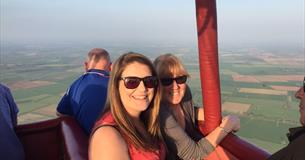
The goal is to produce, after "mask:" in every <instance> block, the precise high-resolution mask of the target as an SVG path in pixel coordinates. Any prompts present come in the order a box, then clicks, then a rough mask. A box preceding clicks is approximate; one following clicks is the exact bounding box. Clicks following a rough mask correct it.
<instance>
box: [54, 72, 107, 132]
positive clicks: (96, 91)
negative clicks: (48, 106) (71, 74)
mask: <svg viewBox="0 0 305 160" xmlns="http://www.w3.org/2000/svg"><path fill="white" fill-rule="evenodd" d="M108 81H109V72H107V71H104V70H97V69H91V70H89V71H88V72H87V73H85V74H84V75H82V76H81V77H79V78H78V79H77V80H76V81H74V82H73V83H72V85H71V86H70V88H69V89H68V90H67V92H66V94H65V95H64V96H63V97H62V99H61V101H60V102H59V104H58V106H57V111H58V112H59V113H61V114H66V115H70V116H73V117H74V118H75V119H76V120H77V121H78V123H79V124H80V126H81V127H82V128H83V129H84V130H85V132H86V133H87V135H89V134H90V132H91V129H92V127H93V125H94V123H95V121H96V119H97V118H98V116H99V114H100V112H101V111H102V110H103V108H104V105H105V102H106V98H107V86H108Z"/></svg>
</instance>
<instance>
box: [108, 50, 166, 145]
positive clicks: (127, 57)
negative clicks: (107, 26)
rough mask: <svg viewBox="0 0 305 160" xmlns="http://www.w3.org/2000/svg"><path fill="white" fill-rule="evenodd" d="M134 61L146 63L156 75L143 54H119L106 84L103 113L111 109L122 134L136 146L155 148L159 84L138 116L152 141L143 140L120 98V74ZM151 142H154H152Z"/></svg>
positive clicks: (158, 139) (157, 127)
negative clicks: (147, 104) (106, 94)
mask: <svg viewBox="0 0 305 160" xmlns="http://www.w3.org/2000/svg"><path fill="white" fill-rule="evenodd" d="M134 62H138V63H141V64H144V65H147V66H148V67H149V69H150V71H151V73H152V76H156V77H157V73H156V71H155V69H154V67H153V64H152V62H151V61H150V60H149V59H148V58H146V57H145V56H144V55H142V54H138V53H133V52H129V53H126V54H123V55H121V56H120V57H119V58H118V59H117V60H116V61H115V63H114V64H113V68H112V71H111V75H110V80H109V84H108V97H107V102H106V105H105V109H104V112H103V113H106V112H107V111H109V110H110V111H111V113H112V116H113V118H114V120H115V122H116V124H117V125H118V128H119V130H120V131H121V133H122V134H123V136H124V137H127V138H128V140H129V141H130V142H131V143H133V144H134V145H135V146H136V147H138V148H142V149H145V150H155V149H156V145H155V144H156V143H157V144H159V141H160V140H162V136H161V132H160V122H159V109H160V100H161V89H160V85H158V86H157V87H155V88H154V96H153V99H152V101H151V103H150V104H149V106H148V108H147V109H146V110H145V111H143V112H142V113H141V115H140V118H141V120H143V122H144V125H145V127H146V129H147V131H148V133H149V134H150V136H151V137H152V140H153V141H148V140H145V138H143V136H141V135H140V133H139V131H138V130H137V129H136V127H135V125H134V124H133V122H132V121H131V118H130V117H129V116H128V113H127V111H126V109H125V108H124V106H123V103H122V101H121V98H120V97H121V96H120V93H119V81H120V78H121V75H122V73H123V71H124V70H125V68H126V66H127V65H129V64H131V63H134ZM151 142H154V143H153V144H152V143H151Z"/></svg>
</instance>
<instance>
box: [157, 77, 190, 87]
mask: <svg viewBox="0 0 305 160" xmlns="http://www.w3.org/2000/svg"><path fill="white" fill-rule="evenodd" d="M186 80H187V76H185V75H184V76H179V77H176V78H161V83H162V85H163V86H169V85H171V84H173V82H174V81H176V83H177V84H183V83H185V82H186Z"/></svg>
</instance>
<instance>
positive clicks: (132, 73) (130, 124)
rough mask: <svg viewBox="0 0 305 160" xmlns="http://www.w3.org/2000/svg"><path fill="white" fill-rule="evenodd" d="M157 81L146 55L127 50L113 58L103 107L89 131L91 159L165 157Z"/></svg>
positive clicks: (150, 159)
mask: <svg viewBox="0 0 305 160" xmlns="http://www.w3.org/2000/svg"><path fill="white" fill-rule="evenodd" d="M158 82H159V81H158V78H157V74H156V71H155V69H154V67H153V64H152V62H151V61H150V60H149V59H148V58H146V57H145V56H143V55H141V54H138V53H132V52H130V53H126V54H123V55H122V56H120V57H119V58H118V59H117V60H116V62H115V63H114V64H113V68H112V71H111V75H110V81H109V85H108V97H107V102H106V105H105V110H104V112H103V114H102V116H101V118H99V119H98V120H97V122H96V124H95V127H94V129H93V131H92V133H91V138H90V145H89V158H90V159H93V160H94V159H98V160H103V159H105V160H109V159H111V160H125V159H126V160H127V159H147V160H159V159H161V160H162V159H165V152H166V149H165V145H164V144H163V141H162V136H161V131H160V124H159V107H160V99H161V90H160V86H159V83H158Z"/></svg>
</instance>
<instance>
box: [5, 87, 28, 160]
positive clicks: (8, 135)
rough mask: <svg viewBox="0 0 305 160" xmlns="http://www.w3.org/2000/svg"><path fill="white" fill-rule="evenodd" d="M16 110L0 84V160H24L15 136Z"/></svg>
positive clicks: (9, 94)
mask: <svg viewBox="0 0 305 160" xmlns="http://www.w3.org/2000/svg"><path fill="white" fill-rule="evenodd" d="M17 113H18V108H17V105H16V103H15V102H14V99H13V96H12V94H11V92H10V90H9V88H7V87H6V86H4V85H2V84H0V159H10V160H20V159H24V151H23V148H22V145H21V143H20V141H19V139H18V137H17V136H16V134H15V131H14V126H16V125H17Z"/></svg>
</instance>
